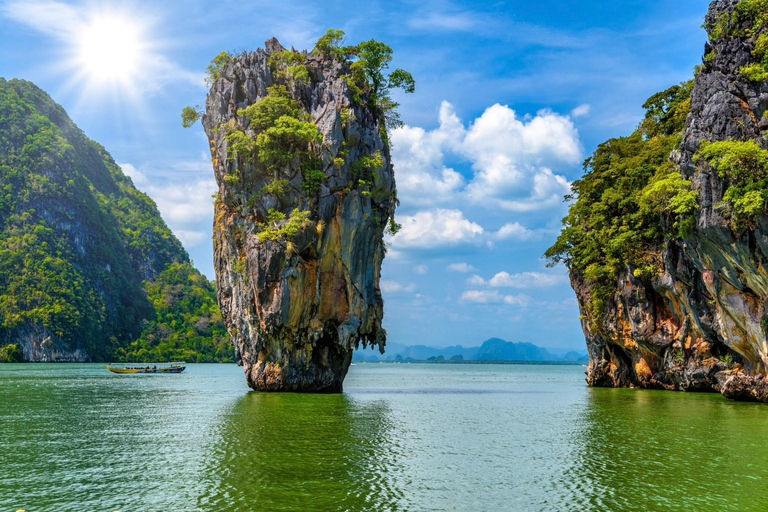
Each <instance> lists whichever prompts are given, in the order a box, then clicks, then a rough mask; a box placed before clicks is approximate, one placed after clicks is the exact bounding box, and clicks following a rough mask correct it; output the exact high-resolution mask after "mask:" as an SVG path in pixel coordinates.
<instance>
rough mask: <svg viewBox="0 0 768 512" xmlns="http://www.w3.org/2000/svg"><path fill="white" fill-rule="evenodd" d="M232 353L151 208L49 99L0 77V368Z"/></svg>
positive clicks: (207, 293) (206, 292)
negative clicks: (4, 364) (25, 363)
mask: <svg viewBox="0 0 768 512" xmlns="http://www.w3.org/2000/svg"><path fill="white" fill-rule="evenodd" d="M233 352H234V351H233V349H232V348H231V347H230V345H229V340H228V334H227V332H226V328H225V327H224V324H223V322H222V319H221V313H220V311H219V307H218V305H217V303H216V294H215V289H214V287H213V285H212V283H211V282H209V281H208V279H206V278H205V276H203V275H202V274H200V272H198V271H197V270H196V269H195V268H194V267H193V266H192V264H191V262H190V260H189V256H188V255H187V252H186V251H185V250H184V248H183V247H182V245H181V243H180V242H179V240H178V239H177V238H176V237H175V236H174V235H173V233H172V232H171V230H170V229H169V228H168V226H166V224H165V222H164V221H163V219H162V217H161V216H160V213H159V212H158V210H157V206H156V205H155V203H154V201H152V199H150V198H149V197H148V196H147V195H146V194H144V193H142V192H141V191H139V190H138V189H136V188H135V187H134V185H133V182H132V181H131V179H130V178H128V177H127V176H125V175H124V174H123V172H122V170H121V169H120V167H119V166H118V165H117V164H116V163H115V161H114V160H113V159H112V157H111V156H110V155H109V153H107V151H106V150H105V149H104V148H103V147H102V146H101V145H99V144H97V143H96V142H94V141H92V140H91V139H89V138H88V137H87V136H86V135H85V134H84V133H83V132H82V131H81V130H80V129H79V128H78V127H77V126H75V124H74V123H73V122H72V120H71V119H70V118H69V116H68V115H67V113H66V112H65V111H64V109H63V108H62V107H61V106H60V105H58V104H56V103H55V102H54V101H53V100H52V99H51V97H50V96H48V94H46V93H45V92H44V91H42V90H41V89H39V88H38V87H37V86H35V85H34V84H32V83H30V82H27V81H24V80H5V79H2V78H0V362H3V361H18V360H23V361H109V360H115V359H123V360H141V361H151V360H168V359H173V360H180V359H184V360H187V361H201V360H202V361H218V360H234V354H233Z"/></svg>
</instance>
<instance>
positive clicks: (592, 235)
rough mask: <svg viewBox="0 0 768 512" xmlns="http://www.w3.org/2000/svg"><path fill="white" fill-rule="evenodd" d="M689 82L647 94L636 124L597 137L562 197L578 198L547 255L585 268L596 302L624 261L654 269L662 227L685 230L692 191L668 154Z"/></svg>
mask: <svg viewBox="0 0 768 512" xmlns="http://www.w3.org/2000/svg"><path fill="white" fill-rule="evenodd" d="M691 87H692V82H686V83H684V84H682V85H679V86H674V87H672V88H670V89H668V90H666V91H664V92H661V93H659V94H656V95H654V96H653V97H651V98H650V99H649V100H648V101H647V102H646V103H645V105H644V108H645V109H646V116H645V119H644V120H643V122H642V123H641V124H640V126H639V128H638V129H637V130H636V131H635V132H634V133H633V134H632V135H630V136H628V137H620V138H616V139H611V140H608V141H606V142H604V143H602V144H600V146H598V148H597V150H596V151H595V153H594V154H593V155H592V156H591V157H590V158H588V159H587V160H586V162H585V163H584V170H585V175H584V177H583V178H582V179H580V180H577V181H575V182H574V183H573V188H572V190H573V194H572V195H570V196H568V197H567V199H570V200H575V202H574V203H573V204H572V205H571V207H570V209H569V212H568V216H567V217H566V218H565V219H563V226H564V227H563V231H562V232H561V234H560V236H559V237H558V239H557V241H556V242H555V244H554V245H553V246H552V247H550V248H549V249H548V250H547V252H546V256H547V258H549V260H550V262H551V263H552V264H557V263H559V262H564V263H565V264H566V265H567V266H568V267H569V269H571V270H572V271H575V272H577V273H578V274H580V275H583V276H584V278H585V279H586V280H587V282H588V283H590V284H591V285H592V286H593V290H594V294H593V297H594V299H595V300H594V301H593V307H594V308H595V309H596V310H600V309H601V308H602V307H603V306H604V304H603V302H604V301H605V300H606V299H607V297H609V296H610V295H611V294H612V293H613V291H615V289H616V286H617V284H616V282H617V278H618V276H619V273H620V271H621V270H622V269H624V268H625V267H626V266H630V268H632V269H633V271H634V272H635V275H636V276H637V277H640V278H646V277H652V276H653V275H655V274H656V272H658V270H659V268H660V261H659V259H660V256H659V254H660V249H661V245H662V243H663V242H664V237H665V234H669V233H671V234H672V236H683V235H684V234H685V232H686V229H689V228H690V223H691V222H692V218H691V217H690V215H691V214H692V213H693V212H694V211H695V209H696V208H697V202H696V194H695V192H692V191H691V190H690V189H691V182H690V181H688V180H686V179H684V177H683V176H682V175H681V174H680V173H679V172H678V171H677V169H676V168H675V166H674V165H673V164H672V163H671V162H670V161H669V156H670V153H671V152H672V150H673V149H675V147H676V146H677V145H678V144H679V142H680V134H681V132H682V130H683V128H684V125H685V117H686V115H687V113H688V112H689V110H690V94H691Z"/></svg>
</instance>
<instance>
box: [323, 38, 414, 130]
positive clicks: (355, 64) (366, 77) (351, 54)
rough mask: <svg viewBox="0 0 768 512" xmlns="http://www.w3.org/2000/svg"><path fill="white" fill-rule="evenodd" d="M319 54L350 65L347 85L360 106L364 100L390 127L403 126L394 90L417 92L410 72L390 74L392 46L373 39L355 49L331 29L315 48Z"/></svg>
mask: <svg viewBox="0 0 768 512" xmlns="http://www.w3.org/2000/svg"><path fill="white" fill-rule="evenodd" d="M314 51H316V52H321V53H324V54H326V55H330V56H332V57H334V58H336V59H339V60H343V61H345V62H347V63H348V64H350V71H351V72H350V75H349V76H348V77H347V84H348V85H349V86H350V89H351V90H352V91H353V92H354V94H355V100H356V101H357V102H358V103H360V102H362V101H363V98H364V97H365V98H367V101H368V102H369V104H370V105H371V107H374V108H376V109H378V110H380V111H381V113H382V115H383V117H384V121H385V124H386V126H387V128H390V129H391V128H396V127H398V126H400V125H401V124H402V123H401V121H400V116H399V115H398V113H397V107H399V106H400V105H399V104H398V103H397V102H395V101H394V100H393V99H392V96H391V91H392V89H402V90H403V91H404V92H406V93H413V92H414V91H415V90H416V81H415V80H414V79H413V76H412V75H411V73H409V72H408V71H405V70H404V69H400V68H398V69H395V70H394V71H392V72H391V73H387V70H388V69H389V64H390V63H391V62H392V55H393V53H394V52H393V50H392V48H391V47H390V46H388V45H386V44H384V43H382V42H380V41H376V40H375V39H371V40H369V41H363V42H362V43H360V44H358V45H355V46H344V32H343V31H341V30H336V29H330V30H328V32H326V34H325V35H324V36H323V37H321V38H320V39H319V40H318V41H317V44H316V45H315V50H314ZM384 135H386V134H384Z"/></svg>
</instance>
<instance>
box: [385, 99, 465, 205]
mask: <svg viewBox="0 0 768 512" xmlns="http://www.w3.org/2000/svg"><path fill="white" fill-rule="evenodd" d="M439 121H440V127H439V128H438V129H436V130H432V131H426V130H424V129H423V128H419V127H409V126H404V127H402V128H398V129H396V130H394V131H393V132H392V160H393V162H394V164H395V169H396V170H397V189H398V195H399V196H400V198H401V199H402V200H404V201H406V202H407V203H408V204H412V205H415V206H431V205H435V204H441V203H445V202H448V201H450V200H451V199H452V198H453V197H454V194H455V193H457V192H458V191H459V190H461V189H462V188H464V187H465V185H466V182H465V179H464V176H462V175H461V174H460V173H458V172H456V171H455V170H453V169H451V168H448V167H446V166H445V165H444V163H443V162H444V158H445V148H449V147H455V146H456V145H458V144H460V143H461V141H462V139H463V137H464V133H465V130H464V125H463V124H462V123H461V120H460V119H459V118H458V117H457V116H456V114H455V113H454V111H453V108H452V107H450V105H449V104H448V103H446V102H443V105H442V107H441V108H440V115H439Z"/></svg>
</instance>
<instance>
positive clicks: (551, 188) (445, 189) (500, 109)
mask: <svg viewBox="0 0 768 512" xmlns="http://www.w3.org/2000/svg"><path fill="white" fill-rule="evenodd" d="M582 110H583V109H582ZM439 122H440V124H439V126H438V128H436V129H434V130H430V131H426V130H424V129H423V128H418V127H409V126H404V127H402V128H399V129H397V130H394V132H393V134H392V142H393V147H394V150H393V153H392V158H393V162H394V164H395V168H396V169H397V173H398V175H397V176H398V192H399V195H400V197H401V199H402V200H403V202H404V203H405V204H407V205H412V206H437V205H443V204H447V203H452V204H455V203H456V202H457V201H460V200H462V199H463V200H465V201H466V200H469V201H470V202H471V203H472V204H474V205H475V206H479V207H483V208H493V209H499V208H501V209H504V210H507V211H513V212H531V211H538V210H543V209H546V208H551V207H555V206H557V205H558V204H560V203H562V198H563V196H564V195H566V194H568V193H569V192H570V184H569V183H568V180H567V179H566V178H564V177H563V176H561V175H558V174H556V173H555V172H554V171H553V170H552V169H554V168H558V167H562V166H573V165H576V164H578V163H579V162H580V161H581V159H582V148H581V143H580V140H579V133H578V130H577V129H576V127H575V126H574V125H573V122H572V121H571V118H570V117H568V116H563V115H559V114H556V113H554V112H552V111H550V110H541V111H539V112H538V113H537V114H536V115H535V116H525V117H523V118H518V116H517V113H516V112H515V111H514V110H512V109H511V108H509V107H508V106H506V105H500V104H495V105H493V106H491V107H489V108H487V109H486V110H485V112H483V114H482V115H481V116H480V117H479V118H477V119H476V120H475V121H474V122H473V123H472V124H471V125H470V126H469V127H468V128H467V127H465V125H464V123H463V122H462V121H461V119H459V118H458V116H457V115H456V113H455V111H454V108H453V106H452V105H451V104H450V103H448V102H445V101H444V102H443V103H442V104H441V106H440V114H439ZM448 155H453V156H454V157H457V158H459V159H462V160H467V161H469V163H470V164H471V168H472V171H473V176H472V178H471V179H470V180H469V181H468V182H467V178H465V176H464V175H462V174H461V173H459V172H457V171H456V170H455V169H453V168H450V167H448V166H447V165H446V163H445V161H446V157H447V156H448Z"/></svg>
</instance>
